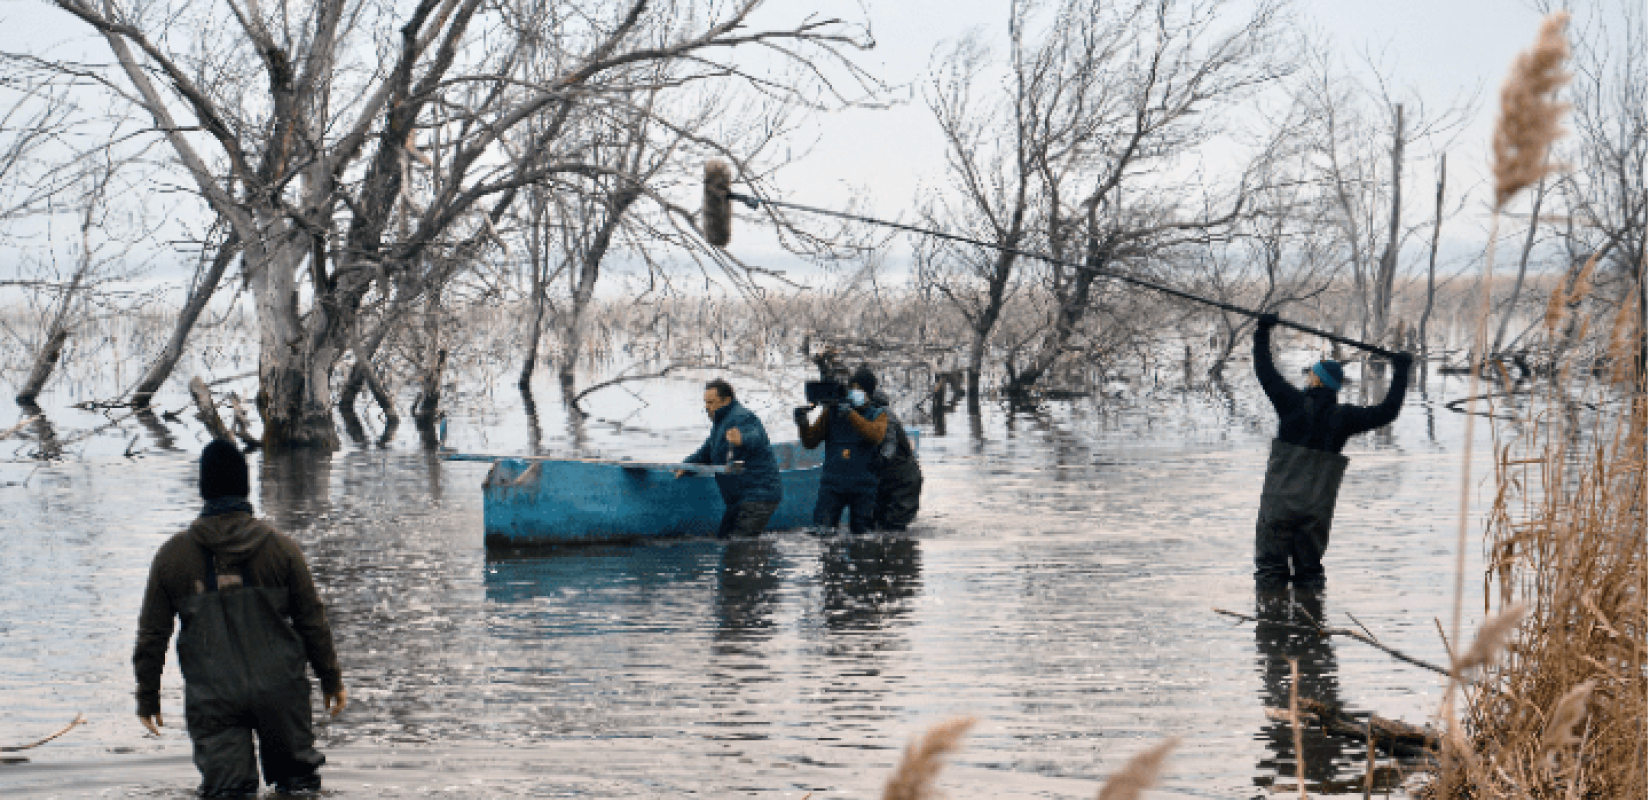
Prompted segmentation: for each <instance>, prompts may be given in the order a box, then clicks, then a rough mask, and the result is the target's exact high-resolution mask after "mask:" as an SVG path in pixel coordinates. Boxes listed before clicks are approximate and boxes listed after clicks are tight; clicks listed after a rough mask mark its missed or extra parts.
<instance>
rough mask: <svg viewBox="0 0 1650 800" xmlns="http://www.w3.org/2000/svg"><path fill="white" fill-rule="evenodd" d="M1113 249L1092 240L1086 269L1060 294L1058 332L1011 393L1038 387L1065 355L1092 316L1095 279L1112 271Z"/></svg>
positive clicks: (1020, 374)
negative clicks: (1080, 329) (1073, 339)
mask: <svg viewBox="0 0 1650 800" xmlns="http://www.w3.org/2000/svg"><path fill="white" fill-rule="evenodd" d="M1091 229H1092V223H1091ZM1110 246H1111V243H1110V242H1101V241H1100V240H1098V239H1096V238H1091V239H1090V240H1089V246H1088V253H1087V255H1086V256H1085V257H1084V259H1083V266H1084V267H1085V269H1077V270H1073V271H1072V272H1073V274H1072V275H1071V283H1070V285H1069V286H1068V287H1067V288H1066V290H1065V291H1063V292H1062V291H1056V296H1057V297H1058V299H1059V303H1060V306H1059V308H1058V309H1057V310H1056V311H1055V314H1054V329H1053V330H1051V331H1049V333H1048V335H1047V336H1046V337H1045V338H1044V339H1043V345H1042V347H1040V348H1038V350H1037V353H1036V354H1035V355H1033V356H1032V357H1031V363H1030V364H1027V365H1026V368H1025V369H1023V370H1020V371H1019V372H1018V373H1016V374H1015V375H1013V377H1011V378H1010V380H1009V391H1010V392H1011V393H1020V392H1025V391H1027V390H1029V389H1030V388H1031V387H1032V386H1034V385H1036V383H1037V381H1038V380H1039V379H1041V378H1042V377H1043V375H1044V374H1046V373H1047V372H1048V371H1049V370H1050V369H1052V368H1053V367H1054V364H1055V362H1056V361H1058V360H1059V359H1060V356H1061V355H1063V354H1064V353H1065V349H1066V343H1067V342H1068V341H1070V340H1071V335H1072V334H1073V333H1075V332H1076V331H1077V326H1078V325H1080V324H1082V322H1083V317H1084V316H1086V315H1087V314H1088V310H1089V298H1090V294H1091V292H1092V290H1093V288H1094V280H1095V278H1096V277H1097V276H1098V274H1099V273H1100V272H1102V271H1104V270H1106V269H1108V268H1109V267H1110V261H1111V258H1110Z"/></svg>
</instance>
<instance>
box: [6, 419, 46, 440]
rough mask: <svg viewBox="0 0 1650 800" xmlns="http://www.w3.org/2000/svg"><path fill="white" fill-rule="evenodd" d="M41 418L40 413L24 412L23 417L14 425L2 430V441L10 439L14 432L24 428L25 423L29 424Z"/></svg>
mask: <svg viewBox="0 0 1650 800" xmlns="http://www.w3.org/2000/svg"><path fill="white" fill-rule="evenodd" d="M39 418H40V415H39V414H24V415H23V418H22V419H20V420H18V421H17V424H16V425H13V426H11V427H10V428H7V429H5V430H3V431H0V441H5V440H7V439H10V438H11V437H12V434H14V433H17V432H18V431H20V430H23V427H24V426H25V425H28V424H29V423H31V422H33V421H35V420H37V419H39Z"/></svg>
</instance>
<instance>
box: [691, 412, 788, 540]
mask: <svg viewBox="0 0 1650 800" xmlns="http://www.w3.org/2000/svg"><path fill="white" fill-rule="evenodd" d="M705 415H706V416H708V417H710V436H708V437H706V439H705V443H704V444H703V445H700V446H699V449H698V450H695V451H694V452H693V455H690V456H688V457H687V458H684V459H682V461H683V462H684V463H688V464H728V463H732V462H735V461H738V462H740V469H739V471H738V472H735V473H721V474H718V475H717V476H716V489H717V491H719V492H721V493H722V504H723V511H722V523H721V524H720V525H719V526H717V530H716V535H718V536H755V535H757V534H759V533H761V532H762V531H764V530H766V529H767V527H768V520H769V519H772V518H773V512H775V511H778V510H779V501H780V500H782V499H783V498H784V494H783V492H784V487H783V486H781V485H780V483H779V462H778V461H777V460H776V459H774V457H773V448H772V447H771V446H769V444H768V431H767V429H766V428H764V427H762V420H760V419H758V418H757V416H756V415H755V414H753V413H751V411H750V409H748V408H745V407H744V406H743V405H741V404H740V403H739V401H738V400H735V399H734V397H733V386H731V385H730V384H729V383H728V382H727V381H724V380H721V379H717V380H714V381H711V382H710V383H707V384H705ZM686 474H687V472H685V471H679V472H677V473H676V477H678V478H680V477H682V476H683V475H686Z"/></svg>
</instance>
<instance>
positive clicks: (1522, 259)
mask: <svg viewBox="0 0 1650 800" xmlns="http://www.w3.org/2000/svg"><path fill="white" fill-rule="evenodd" d="M1546 195H1547V181H1546V179H1545V178H1543V179H1542V180H1541V182H1540V183H1538V184H1536V187H1535V199H1534V200H1532V201H1531V203H1530V228H1529V230H1528V231H1526V232H1525V234H1524V250H1523V252H1522V253H1520V254H1519V257H1518V277H1516V278H1514V279H1513V290H1512V297H1509V298H1507V310H1506V311H1505V312H1503V313H1502V314H1501V324H1499V325H1497V326H1496V327H1495V340H1494V343H1492V344H1491V345H1490V355H1492V356H1494V355H1499V354H1500V353H1501V343H1502V342H1503V341H1505V340H1506V336H1507V324H1508V323H1510V322H1512V317H1513V314H1515V313H1517V312H1518V297H1519V295H1521V294H1523V293H1524V275H1525V273H1526V272H1527V271H1528V270H1529V267H1530V252H1531V251H1533V250H1534V249H1535V234H1536V230H1537V229H1538V228H1539V227H1540V225H1541V201H1542V199H1543V198H1545V197H1546Z"/></svg>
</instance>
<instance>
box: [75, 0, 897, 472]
mask: <svg viewBox="0 0 1650 800" xmlns="http://www.w3.org/2000/svg"><path fill="white" fill-rule="evenodd" d="M760 4H761V3H760V0H742V2H737V3H735V4H733V5H731V6H726V7H724V6H722V5H720V4H708V5H704V6H701V5H698V4H673V5H667V6H661V7H658V8H654V7H652V6H651V5H650V4H649V3H648V2H646V0H628V1H627V2H623V3H618V4H613V3H605V4H604V3H591V2H583V3H576V4H573V3H558V2H556V0H522V2H519V3H514V4H510V3H506V4H495V5H487V4H483V3H482V2H480V0H421V1H420V2H418V3H417V4H416V5H415V6H414V7H412V8H410V9H409V10H407V11H406V12H405V15H404V16H403V15H402V14H401V13H399V12H396V11H393V10H390V9H387V8H384V7H381V6H379V5H377V4H373V3H369V2H366V0H322V2H318V3H314V4H310V5H307V6H303V7H302V8H301V9H300V8H294V7H290V6H286V5H281V6H278V7H272V8H265V7H263V6H262V5H260V4H259V3H258V2H256V0H231V2H229V3H226V4H224V6H222V7H219V6H217V5H215V4H213V5H207V4H204V3H201V2H198V1H197V0H175V2H157V3H141V4H140V3H121V2H115V0H109V2H104V3H101V4H93V3H91V2H88V1H87V0H56V5H57V6H58V7H59V8H61V9H63V10H64V11H66V12H68V13H69V14H70V15H72V16H73V17H74V18H75V19H77V20H79V21H80V22H81V23H83V24H85V25H86V26H89V27H90V28H91V29H92V30H94V31H96V32H97V33H98V34H99V35H100V36H101V37H102V39H103V40H104V42H105V43H106V44H107V45H108V47H109V49H110V52H111V53H112V54H113V55H114V57H115V59H116V61H117V63H118V72H117V73H116V74H113V75H109V76H107V78H106V80H107V81H108V82H109V83H110V84H111V85H117V86H118V87H119V91H118V92H117V93H115V94H114V95H113V96H115V97H118V98H123V99H124V98H130V99H131V101H132V102H133V103H135V104H136V105H137V106H138V107H139V108H140V109H141V110H142V112H143V113H145V114H147V115H148V116H149V117H150V118H151V119H152V120H153V123H154V128H155V130H157V131H158V132H159V134H160V135H161V136H163V137H164V139H165V141H166V143H167V144H168V146H169V147H170V149H171V151H172V154H173V155H174V156H175V158H176V159H177V162H178V164H179V165H180V166H181V168H182V169H183V170H184V171H185V172H186V173H187V175H188V178H189V180H190V181H191V182H192V184H193V186H194V188H195V189H196V191H198V192H199V193H200V195H201V197H203V198H204V199H205V201H206V203H207V204H208V205H209V207H210V208H211V210H212V212H213V213H215V214H216V215H217V216H219V217H221V218H222V219H223V220H224V221H225V223H226V224H227V225H228V226H229V228H230V229H231V230H233V231H234V233H235V234H236V236H237V237H238V239H239V242H240V246H241V248H242V258H243V259H244V262H245V266H244V269H243V271H244V273H245V275H246V276H247V278H248V283H249V285H250V289H251V293H252V296H253V300H254V303H255V305H256V308H257V316H258V325H259V339H260V356H259V392H258V398H257V400H258V403H257V405H258V410H259V412H260V414H261V416H262V418H263V422H264V431H263V436H264V440H265V443H266V445H268V446H270V447H288V446H321V447H332V446H335V445H336V442H337V436H336V433H335V431H334V428H333V424H332V419H331V412H332V407H333V399H332V396H331V374H332V371H333V369H334V367H335V366H336V365H337V364H338V363H339V361H340V359H341V358H342V357H343V355H344V354H345V353H347V352H349V350H350V346H349V340H350V336H351V335H352V332H353V331H355V330H356V322H357V317H358V315H359V313H360V311H361V309H362V307H363V304H364V303H365V302H366V301H367V299H368V297H369V295H370V294H372V293H373V292H374V290H375V287H389V286H393V285H394V283H395V277H396V276H399V275H401V274H403V273H405V272H408V271H415V272H418V273H420V275H421V276H422V277H421V279H420V280H418V281H416V282H408V283H402V285H404V286H412V287H413V290H415V291H419V292H424V291H430V290H432V289H434V288H436V287H438V286H439V285H441V281H440V280H435V279H437V278H440V277H442V276H444V275H450V273H451V272H452V271H454V270H458V269H461V268H463V267H465V266H467V265H470V264H474V263H475V262H476V260H477V258H478V257H479V256H480V255H481V254H482V253H483V252H484V251H486V250H488V249H489V248H490V247H492V246H493V242H494V240H495V239H496V225H497V223H498V222H499V221H500V220H501V219H502V218H503V216H504V214H505V212H506V211H507V210H508V209H509V207H510V206H511V204H512V203H513V202H514V200H515V198H516V196H517V193H518V192H519V191H520V190H521V189H522V188H524V187H527V186H531V185H534V184H538V183H542V182H546V181H551V180H555V179H573V178H578V177H582V178H584V179H595V178H599V177H603V176H608V177H612V178H615V179H618V180H623V179H625V178H626V177H631V178H634V177H635V176H625V175H623V174H622V173H619V172H618V171H616V170H614V169H613V168H611V167H607V166H604V165H600V164H595V163H591V162H589V161H587V160H585V159H581V158H578V157H577V156H576V155H572V156H570V155H569V154H568V153H566V151H564V150H563V149H562V148H561V147H559V146H558V144H559V143H560V140H561V137H562V135H563V134H564V133H565V132H566V130H567V129H568V124H569V122H570V121H572V120H573V119H574V118H575V117H576V116H577V115H579V114H582V113H585V112H586V111H587V110H588V109H590V108H592V107H595V106H598V105H599V104H600V103H604V102H607V103H623V102H625V97H626V95H627V94H629V93H632V92H634V91H635V90H636V89H638V88H647V82H648V81H651V80H653V79H654V78H655V77H656V76H657V75H658V74H659V73H658V71H657V69H655V68H654V67H656V66H657V65H659V64H672V65H676V66H677V67H678V69H676V70H675V71H674V72H672V73H671V74H670V77H669V84H671V85H688V84H692V83H696V82H700V81H711V80H739V81H743V82H745V83H746V84H748V85H751V86H754V87H756V88H758V89H760V90H762V91H767V92H771V93H774V94H776V95H781V96H784V97H786V98H787V99H789V100H793V101H798V102H804V101H809V100H811V99H812V98H815V97H819V96H821V93H824V96H826V97H830V96H831V92H832V90H833V88H834V87H833V85H832V80H833V79H832V78H831V77H830V76H831V75H832V74H833V70H834V74H835V75H837V79H842V78H843V77H844V76H846V77H847V78H848V79H850V80H852V79H856V78H858V77H861V76H860V74H859V73H858V71H857V70H855V69H854V68H853V66H852V63H851V62H850V61H848V59H847V54H848V52H849V51H851V50H852V49H854V48H856V47H860V46H864V45H866V44H867V38H866V37H865V36H864V34H863V33H862V32H861V31H858V30H856V29H854V28H852V27H851V26H848V25H845V24H843V23H842V22H840V21H838V20H834V19H813V18H810V19H809V20H806V21H804V22H802V23H800V24H798V25H796V26H794V27H791V28H785V29H759V28H754V27H750V26H749V25H748V23H749V21H750V19H751V17H752V14H753V12H754V11H755V10H756V8H757V7H758V6H759V5H760ZM519 20H535V21H536V22H535V24H534V25H533V26H532V27H531V28H530V29H529V30H530V32H531V34H532V36H530V37H529V36H525V35H522V31H523V29H522V28H521V27H519V26H516V25H512V24H506V22H507V21H519ZM179 24H188V25H190V26H191V27H192V29H194V30H196V31H198V32H199V33H200V34H201V35H199V36H192V37H167V36H162V35H158V34H160V33H163V32H164V31H165V30H167V29H168V28H175V27H176V26H178V25H179ZM545 38H548V39H554V40H556V41H557V42H559V43H560V44H559V48H558V49H559V50H560V51H561V52H565V53H568V54H576V55H572V56H570V57H569V58H568V59H567V60H566V62H565V63H566V66H565V68H564V69H561V70H559V71H558V73H557V74H556V75H554V76H553V77H552V78H550V79H548V80H535V79H533V78H532V77H531V76H527V75H526V74H525V72H524V71H523V67H524V64H525V62H526V61H527V60H528V58H527V55H528V53H529V45H530V44H533V42H534V41H536V40H539V39H545ZM753 47H755V48H760V49H762V52H763V53H764V54H765V55H766V57H768V58H769V59H770V63H769V64H767V65H765V66H773V63H772V62H774V61H777V62H778V67H776V68H774V69H773V71H771V72H766V71H765V74H767V75H777V76H779V77H777V78H766V77H758V76H757V75H756V74H755V73H754V72H752V71H747V70H746V69H745V68H744V66H743V65H741V64H740V63H738V62H736V61H734V60H732V56H733V55H734V54H737V53H740V52H744V51H746V50H749V49H752V48H753ZM208 48H210V49H208ZM787 66H788V67H791V68H792V69H791V71H790V72H789V73H786V72H785V70H784V69H783V68H784V67H787ZM62 68H63V69H64V70H68V69H70V66H69V65H62ZM839 68H840V69H839ZM260 72H261V73H262V74H258V73H260ZM157 78H158V80H157ZM667 88H668V87H667ZM534 120H536V121H538V124H539V125H540V127H539V128H538V130H539V131H541V135H540V136H538V137H537V138H536V139H535V140H534V141H532V142H530V143H529V145H530V146H529V147H526V148H522V149H520V150H518V151H516V152H513V153H512V152H510V151H509V150H508V149H507V148H506V147H505V146H504V141H505V139H506V137H507V136H508V135H509V134H510V133H511V132H513V131H516V130H518V129H522V128H524V127H525V126H526V125H527V124H528V123H529V122H530V121H534ZM663 122H664V123H668V120H663ZM707 144H708V143H707ZM643 192H644V194H647V196H648V197H650V198H651V199H652V200H653V201H654V202H656V203H659V204H660V205H661V206H664V207H667V208H669V209H670V211H669V215H670V217H671V218H673V219H676V220H678V221H680V223H681V224H682V225H683V226H684V227H687V226H690V225H691V221H692V220H691V216H692V215H691V212H689V211H687V210H686V209H683V208H679V207H676V206H674V205H672V204H671V203H670V202H669V201H668V200H667V199H666V198H664V197H663V196H662V195H660V194H658V193H657V192H655V191H651V190H650V189H648V188H647V187H643ZM403 209H405V210H406V211H408V212H409V217H410V225H408V227H407V231H406V233H405V235H402V233H401V231H399V230H397V226H396V225H395V221H396V219H397V217H398V215H399V214H400V213H401V211H402V210H403ZM385 278H390V280H385ZM301 289H302V290H307V291H301ZM295 299H297V300H298V301H299V302H295ZM402 299H404V298H397V299H395V300H391V299H388V298H384V299H383V302H382V303H381V306H382V307H384V308H386V309H389V308H400V309H405V308H408V307H411V305H412V304H411V303H410V302H400V301H401V300H402Z"/></svg>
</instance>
